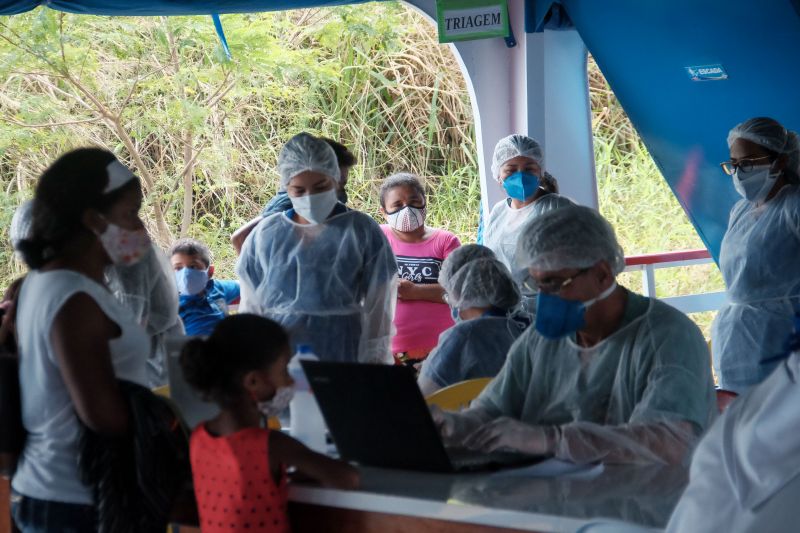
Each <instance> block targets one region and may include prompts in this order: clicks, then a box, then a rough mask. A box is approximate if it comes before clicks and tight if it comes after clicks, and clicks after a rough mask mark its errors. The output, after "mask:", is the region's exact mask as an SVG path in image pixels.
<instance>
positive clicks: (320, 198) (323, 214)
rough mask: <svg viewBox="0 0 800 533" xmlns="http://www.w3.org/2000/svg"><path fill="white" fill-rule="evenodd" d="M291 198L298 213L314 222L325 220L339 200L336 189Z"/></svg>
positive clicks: (319, 222)
mask: <svg viewBox="0 0 800 533" xmlns="http://www.w3.org/2000/svg"><path fill="white" fill-rule="evenodd" d="M289 199H291V201H292V207H293V208H294V210H295V211H296V212H297V214H298V215H300V216H301V217H303V218H304V219H306V220H308V221H309V222H311V223H312V224H321V223H323V222H325V220H326V219H327V218H328V215H330V214H331V211H333V208H334V207H336V203H337V202H338V201H339V200H337V199H336V189H329V190H327V191H325V192H320V193H317V194H306V195H305V196H290V197H289Z"/></svg>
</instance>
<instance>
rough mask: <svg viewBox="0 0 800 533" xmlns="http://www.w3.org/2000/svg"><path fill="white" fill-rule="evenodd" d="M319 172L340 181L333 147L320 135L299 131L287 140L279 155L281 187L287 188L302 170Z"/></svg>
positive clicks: (337, 162)
mask: <svg viewBox="0 0 800 533" xmlns="http://www.w3.org/2000/svg"><path fill="white" fill-rule="evenodd" d="M306 171H311V172H319V173H320V174H325V175H326V176H330V177H331V178H333V180H334V181H335V182H337V183H338V182H339V180H340V179H341V176H340V175H339V161H338V160H337V159H336V152H334V151H333V148H331V146H330V145H329V144H328V143H326V142H325V141H323V140H322V139H320V138H318V137H314V136H313V135H311V134H308V133H298V134H297V135H295V136H294V137H292V138H291V139H289V142H287V143H286V144H285V145H284V146H283V149H282V150H281V154H280V155H279V156H278V173H279V174H280V175H281V188H282V189H286V187H288V186H289V182H290V181H292V178H293V177H295V176H297V175H298V174H300V173H301V172H306Z"/></svg>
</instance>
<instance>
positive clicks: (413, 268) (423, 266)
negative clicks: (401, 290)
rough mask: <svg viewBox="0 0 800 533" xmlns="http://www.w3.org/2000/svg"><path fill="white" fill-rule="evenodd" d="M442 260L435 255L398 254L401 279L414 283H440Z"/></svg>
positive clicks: (398, 268)
mask: <svg viewBox="0 0 800 533" xmlns="http://www.w3.org/2000/svg"><path fill="white" fill-rule="evenodd" d="M441 268H442V260H441V259H436V258H434V257H410V256H407V255H398V256H397V273H398V275H399V276H400V279H405V280H408V281H413V282H414V283H428V284H431V283H439V270H440V269H441Z"/></svg>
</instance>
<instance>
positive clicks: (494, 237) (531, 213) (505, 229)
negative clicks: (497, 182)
mask: <svg viewBox="0 0 800 533" xmlns="http://www.w3.org/2000/svg"><path fill="white" fill-rule="evenodd" d="M570 205H575V202H573V201H572V200H570V199H569V198H567V197H566V196H561V195H560V194H547V195H545V196H542V197H541V198H539V199H538V200H536V201H535V202H533V203H532V204H528V205H526V206H524V207H522V208H521V209H514V208H513V207H511V205H510V203H509V199H508V198H505V199H503V200H501V201H500V202H498V203H497V204H495V206H494V208H492V212H491V213H490V214H489V219H488V222H487V223H486V232H485V234H484V237H483V239H484V244H485V245H486V246H487V247H488V248H491V250H492V251H493V252H494V253H495V255H496V256H497V259H499V260H500V262H502V263H503V264H504V265H506V266H507V267H508V269H509V270H510V271H511V272H512V273H513V274H514V277H515V278H519V277H520V273H519V268H518V267H517V264H516V253H517V240H518V239H519V234H520V232H521V231H522V228H523V227H524V226H525V224H527V223H528V222H529V221H530V220H533V219H534V218H536V217H538V216H540V215H543V214H544V213H547V212H549V211H552V210H554V209H558V208H560V207H565V206H570ZM518 281H519V280H518Z"/></svg>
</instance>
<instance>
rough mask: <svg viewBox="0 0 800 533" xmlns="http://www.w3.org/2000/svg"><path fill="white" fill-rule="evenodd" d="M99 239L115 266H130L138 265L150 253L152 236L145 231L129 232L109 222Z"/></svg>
mask: <svg viewBox="0 0 800 533" xmlns="http://www.w3.org/2000/svg"><path fill="white" fill-rule="evenodd" d="M107 223H108V225H107V226H106V229H105V231H104V232H103V233H100V234H99V235H98V236H97V238H98V239H100V244H102V245H103V249H104V250H105V251H106V253H107V254H108V257H109V258H110V259H111V262H112V263H114V264H115V265H120V266H130V265H135V264H136V263H138V262H139V261H140V260H141V259H142V258H143V257H144V256H145V254H147V252H148V251H150V236H149V235H148V234H147V231H146V230H144V229H140V230H135V231H131V230H127V229H125V228H122V227H120V226H117V225H116V224H112V223H111V222H108V221H107Z"/></svg>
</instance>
